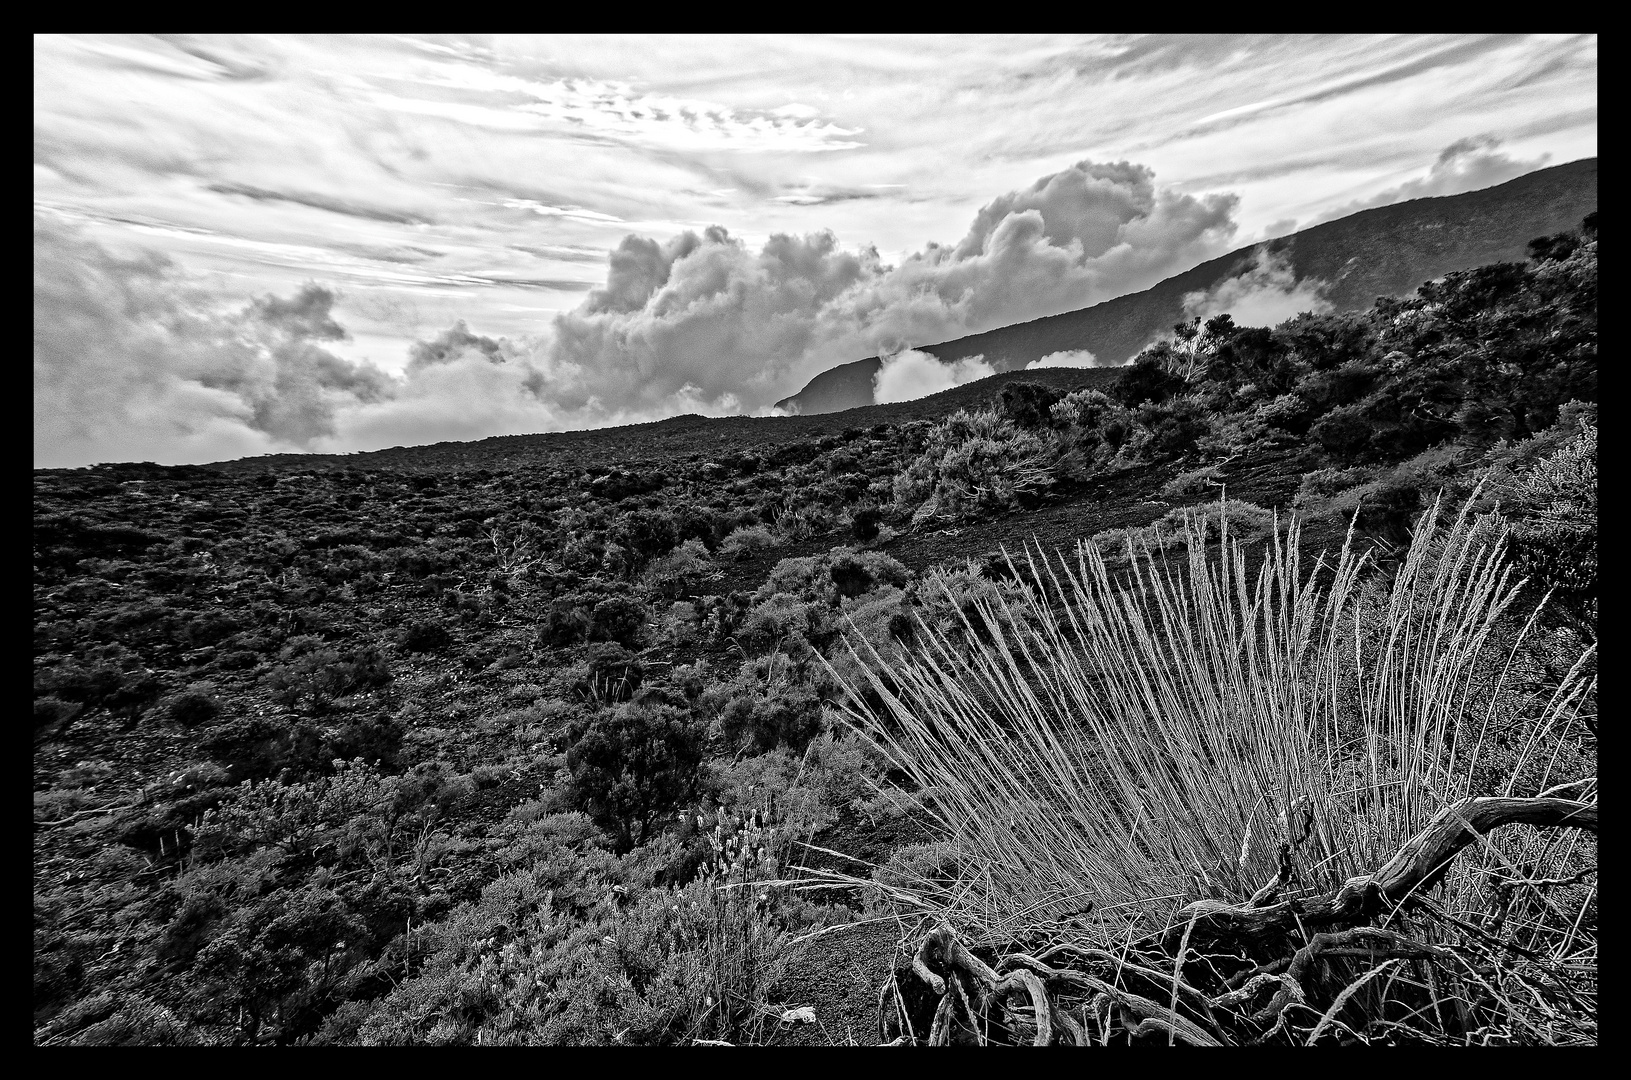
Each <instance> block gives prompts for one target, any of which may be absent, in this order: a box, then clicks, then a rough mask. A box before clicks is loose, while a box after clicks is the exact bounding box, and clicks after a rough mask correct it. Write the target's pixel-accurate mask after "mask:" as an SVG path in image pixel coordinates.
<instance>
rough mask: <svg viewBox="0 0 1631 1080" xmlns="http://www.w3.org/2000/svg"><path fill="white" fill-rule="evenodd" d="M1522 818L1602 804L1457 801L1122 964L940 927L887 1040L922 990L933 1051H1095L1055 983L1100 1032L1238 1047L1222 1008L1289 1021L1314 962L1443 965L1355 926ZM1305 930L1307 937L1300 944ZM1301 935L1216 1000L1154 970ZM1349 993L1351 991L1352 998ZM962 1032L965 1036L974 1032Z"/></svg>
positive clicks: (899, 988)
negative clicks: (1350, 871) (1312, 889)
mask: <svg viewBox="0 0 1631 1080" xmlns="http://www.w3.org/2000/svg"><path fill="white" fill-rule="evenodd" d="M1554 790H1558V791H1560V790H1564V789H1561V788H1560V789H1554ZM1514 824H1526V825H1534V826H1538V827H1542V828H1546V827H1573V828H1580V829H1585V830H1587V831H1590V832H1593V833H1595V832H1596V831H1597V804H1596V803H1585V802H1577V801H1574V800H1570V799H1562V798H1555V797H1551V793H1550V792H1549V793H1548V794H1547V795H1544V796H1541V797H1538V798H1530V799H1523V798H1471V799H1463V800H1461V801H1460V802H1457V803H1454V804H1452V805H1450V806H1447V807H1445V808H1444V809H1443V810H1442V811H1440V812H1439V813H1438V814H1437V815H1436V816H1435V817H1434V818H1433V820H1432V821H1431V822H1429V823H1428V825H1427V827H1426V828H1424V829H1422V831H1421V832H1420V833H1418V834H1417V835H1416V836H1414V837H1413V838H1411V840H1410V841H1409V842H1407V843H1406V844H1405V845H1404V846H1403V847H1401V848H1400V849H1399V850H1398V852H1397V853H1396V854H1394V856H1393V857H1392V858H1390V859H1389V860H1388V861H1387V862H1386V863H1385V864H1384V865H1383V866H1382V867H1381V869H1379V870H1377V871H1376V872H1375V873H1373V874H1368V875H1363V876H1360V877H1356V878H1352V879H1350V880H1349V881H1347V882H1346V883H1345V884H1344V885H1343V886H1342V887H1341V888H1340V889H1337V890H1336V891H1334V892H1332V893H1328V894H1326V895H1324V896H1321V897H1317V898H1312V899H1309V898H1295V897H1294V898H1291V899H1287V900H1282V901H1278V902H1273V903H1265V901H1267V900H1268V899H1269V898H1270V897H1271V896H1272V895H1273V892H1274V890H1275V889H1277V888H1278V887H1280V886H1281V885H1283V884H1284V881H1283V880H1282V879H1283V878H1284V877H1285V875H1284V874H1282V875H1280V876H1279V877H1277V879H1276V881H1275V882H1274V883H1271V886H1270V887H1266V888H1265V889H1263V890H1259V891H1258V893H1257V894H1256V895H1255V896H1254V897H1253V898H1252V899H1251V900H1249V901H1247V903H1246V904H1244V905H1229V904H1224V903H1220V902H1218V901H1213V900H1202V901H1198V902H1196V903H1193V904H1190V905H1188V906H1187V907H1185V908H1183V909H1182V910H1181V911H1180V912H1179V913H1178V918H1177V919H1175V920H1174V922H1173V924H1172V925H1170V926H1168V927H1166V928H1165V929H1163V930H1161V931H1159V932H1157V933H1155V934H1152V935H1150V936H1149V937H1147V938H1145V939H1143V940H1142V941H1140V942H1137V943H1134V944H1133V945H1132V946H1131V947H1130V948H1129V949H1128V950H1127V951H1126V952H1124V953H1123V954H1121V955H1119V956H1118V955H1116V954H1112V953H1109V952H1107V951H1104V950H1102V949H1094V948H1089V947H1086V946H1081V945H1076V944H1074V943H1061V944H1059V945H1055V946H1053V947H1051V948H1049V949H1046V950H1044V951H1043V953H1042V954H1041V955H1040V956H1031V955H1028V954H1026V953H1013V954H1010V955H1008V956H1006V957H1004V958H1002V959H1001V960H1000V961H999V962H998V965H997V967H995V968H993V967H992V966H991V965H989V964H987V963H986V962H985V961H983V960H981V959H980V958H979V957H977V956H975V955H974V954H973V953H972V952H970V951H969V950H968V948H967V947H966V946H965V945H964V944H963V943H962V942H961V941H960V940H958V938H957V935H956V934H955V932H954V931H953V930H952V929H951V928H950V927H948V926H941V927H939V928H937V929H935V930H934V931H932V932H930V933H929V934H928V935H926V936H925V937H924V938H923V940H922V941H921V942H920V943H919V946H918V948H917V950H916V952H915V953H914V954H913V955H912V956H911V959H910V962H909V963H897V964H896V967H895V972H894V974H893V975H892V976H891V978H890V981H889V982H888V983H887V984H886V985H885V987H884V989H883V992H882V993H880V995H879V1006H880V1017H879V1024H880V1028H879V1031H880V1035H881V1036H882V1041H893V1042H894V1043H896V1044H898V1043H901V1042H915V1041H917V1040H916V1038H915V1036H914V1030H913V1026H912V1021H911V1015H910V1013H911V1011H912V1006H911V1005H910V1002H909V1000H908V999H909V998H910V999H912V1000H915V1001H918V1002H921V1003H922V1007H924V1008H926V1007H927V1000H925V999H924V993H923V992H924V991H927V992H928V995H929V1000H933V999H938V1001H937V1002H936V1004H935V1007H934V1012H933V1019H932V1021H931V1022H930V1024H929V1030H928V1040H927V1041H928V1042H929V1044H930V1045H946V1044H948V1043H950V1042H952V1041H953V1038H954V1035H955V1034H956V1032H957V1031H958V1030H959V1029H960V1028H961V1027H964V1026H966V1028H967V1030H968V1032H969V1033H972V1036H973V1039H974V1041H977V1042H979V1043H980V1044H981V1045H984V1044H985V1043H986V1042H987V1036H986V1032H987V1031H988V1030H989V1029H991V1028H992V1027H996V1028H997V1029H998V1030H999V1032H1001V1031H1006V1032H1008V1033H1010V1034H1012V1035H1022V1034H1024V1033H1026V1032H1028V1031H1031V1030H1032V1029H1034V1034H1033V1035H1032V1036H1031V1038H1030V1041H1031V1043H1032V1044H1033V1045H1036V1046H1045V1045H1048V1044H1049V1043H1053V1042H1064V1043H1070V1044H1073V1045H1077V1046H1085V1045H1089V1044H1090V1043H1091V1041H1092V1038H1091V1035H1090V1033H1089V1032H1088V1031H1087V1030H1086V1029H1085V1028H1084V1026H1083V1025H1081V1024H1078V1023H1076V1021H1075V1020H1073V1019H1072V1018H1071V1017H1070V1016H1068V1015H1067V1014H1066V1013H1064V1012H1063V1011H1062V1010H1061V1009H1060V1008H1059V1006H1058V1004H1057V1002H1056V999H1055V997H1053V996H1050V994H1049V990H1048V987H1049V984H1053V985H1054V986H1056V987H1057V988H1058V991H1059V992H1074V994H1075V995H1079V996H1081V997H1083V998H1084V999H1087V1000H1089V1001H1090V1005H1089V1008H1088V1009H1087V1010H1084V1014H1083V1015H1084V1020H1085V1019H1086V1016H1087V1013H1088V1012H1091V1013H1092V1014H1093V1015H1094V1016H1095V1017H1098V1016H1099V1015H1100V1014H1101V1013H1103V1015H1104V1019H1102V1020H1098V1021H1096V1022H1097V1023H1099V1024H1100V1025H1101V1026H1102V1027H1104V1029H1105V1035H1106V1037H1108V1033H1109V1030H1110V1029H1109V1027H1108V1025H1109V1023H1110V1021H1109V1014H1110V1012H1115V1013H1118V1014H1119V1024H1120V1027H1121V1029H1122V1030H1123V1031H1124V1032H1125V1033H1127V1034H1128V1035H1130V1036H1133V1037H1137V1036H1140V1035H1148V1034H1163V1035H1166V1036H1167V1037H1168V1038H1169V1040H1171V1041H1182V1042H1185V1043H1190V1044H1192V1045H1197V1046H1219V1045H1231V1044H1233V1043H1234V1042H1235V1041H1236V1040H1235V1039H1234V1038H1231V1035H1230V1031H1229V1030H1228V1028H1227V1026H1226V1022H1225V1021H1224V1020H1220V1019H1219V1017H1218V1013H1219V1012H1220V1011H1222V1012H1224V1013H1226V1014H1227V1017H1228V1022H1229V1023H1234V1024H1236V1026H1237V1030H1236V1034H1237V1036H1239V1037H1244V1038H1248V1039H1249V1040H1250V1041H1262V1040H1263V1039H1265V1038H1268V1037H1271V1036H1272V1035H1274V1034H1275V1033H1276V1032H1278V1031H1279V1030H1280V1029H1281V1028H1282V1027H1283V1026H1284V1025H1285V1023H1286V1013H1287V1010H1288V1009H1289V1008H1290V1007H1291V1006H1292V1005H1294V1004H1301V1003H1304V1002H1306V1000H1307V989H1306V983H1305V979H1306V978H1307V976H1308V975H1309V973H1310V969H1311V967H1312V965H1313V964H1314V962H1315V961H1316V960H1318V959H1322V958H1331V957H1368V958H1370V959H1372V960H1376V959H1383V960H1402V959H1419V960H1443V959H1445V958H1446V955H1447V954H1446V952H1445V950H1442V949H1437V948H1434V947H1432V946H1428V945H1424V944H1421V943H1419V942H1416V941H1412V940H1410V939H1409V938H1406V937H1404V936H1403V935H1401V934H1399V933H1396V932H1394V931H1389V930H1382V929H1378V928H1375V927H1369V926H1363V925H1355V924H1361V923H1364V922H1366V921H1368V920H1369V919H1371V918H1372V917H1374V916H1376V915H1379V914H1382V913H1384V912H1388V911H1391V910H1393V909H1395V908H1397V907H1398V906H1399V905H1400V904H1401V903H1402V902H1403V901H1404V900H1405V899H1406V898H1407V897H1410V896H1412V895H1413V894H1414V893H1416V892H1417V891H1419V890H1423V889H1426V888H1429V887H1431V886H1432V885H1433V884H1435V883H1436V882H1437V881H1439V880H1440V879H1441V878H1442V877H1443V875H1444V873H1445V872H1446V871H1447V870H1448V868H1449V864H1450V862H1451V860H1453V859H1454V858H1455V856H1456V855H1457V854H1459V853H1460V852H1461V850H1462V849H1463V848H1465V847H1466V846H1467V845H1469V844H1471V843H1473V842H1474V841H1475V840H1476V839H1477V838H1478V837H1480V836H1482V835H1483V834H1485V833H1487V832H1489V831H1491V830H1492V829H1495V828H1499V827H1500V826H1503V825H1514ZM1254 904H1263V905H1264V906H1261V907H1258V906H1254ZM1344 926H1346V927H1347V928H1344ZM1311 931H1312V936H1306V935H1308V934H1309V933H1310V932H1311ZM1296 940H1302V941H1304V942H1305V943H1304V944H1303V945H1302V946H1301V947H1300V948H1297V949H1295V951H1294V952H1291V954H1290V955H1289V956H1288V955H1285V954H1284V953H1282V954H1281V955H1279V956H1278V957H1275V958H1273V959H1270V960H1267V961H1266V962H1263V963H1258V964H1255V966H1252V965H1251V962H1250V960H1247V963H1248V966H1247V967H1246V968H1245V969H1244V970H1242V971H1239V972H1237V973H1236V974H1235V975H1233V976H1231V977H1229V978H1228V979H1225V980H1221V981H1222V983H1223V986H1222V987H1221V989H1222V991H1223V992H1221V993H1216V994H1208V993H1207V992H1205V991H1203V990H1201V989H1199V988H1197V987H1195V986H1193V985H1191V984H1190V983H1188V982H1186V981H1185V980H1184V979H1183V977H1182V973H1181V969H1180V967H1179V965H1177V964H1173V965H1172V966H1173V970H1172V972H1171V973H1170V974H1169V973H1167V972H1165V971H1162V970H1159V969H1158V968H1157V967H1155V966H1153V965H1154V964H1156V963H1160V962H1161V961H1160V957H1162V956H1165V957H1167V958H1171V957H1172V956H1173V954H1174V953H1175V952H1176V951H1178V950H1180V949H1182V950H1183V952H1184V954H1185V955H1193V954H1194V953H1197V952H1201V951H1203V950H1205V949H1207V948H1209V947H1214V946H1218V945H1227V946H1230V947H1231V948H1232V949H1234V950H1237V951H1236V952H1235V953H1233V955H1238V956H1240V958H1241V959H1246V957H1247V955H1249V952H1250V950H1246V951H1245V952H1240V951H1239V950H1241V949H1242V948H1243V947H1245V946H1256V947H1257V952H1258V955H1259V956H1261V954H1262V951H1263V947H1264V946H1268V947H1269V951H1270V952H1271V953H1273V952H1279V951H1280V950H1282V949H1288V945H1289V944H1290V943H1292V942H1295V941H1296ZM1288 951H1289V950H1288ZM1060 956H1068V957H1070V958H1071V959H1073V960H1074V961H1075V962H1076V963H1078V964H1081V965H1085V966H1091V967H1097V968H1100V969H1102V970H1106V971H1108V972H1110V973H1112V975H1111V978H1112V979H1114V980H1115V981H1114V982H1112V981H1109V980H1106V979H1103V978H1100V977H1098V976H1096V975H1092V974H1089V973H1088V972H1086V971H1082V970H1080V969H1079V968H1077V967H1054V966H1051V965H1050V964H1049V963H1048V962H1047V961H1048V960H1050V959H1053V958H1055V957H1060ZM1136 957H1143V958H1146V959H1145V962H1144V963H1139V962H1138V960H1137V959H1133V958H1136ZM1129 977H1131V978H1134V979H1135V980H1138V981H1140V982H1143V983H1146V984H1151V988H1152V989H1154V988H1156V987H1159V988H1160V989H1159V990H1158V992H1160V993H1163V994H1167V995H1170V1001H1169V1003H1168V1004H1166V1005H1163V1004H1160V1003H1158V1002H1156V1001H1154V1000H1152V999H1151V998H1148V997H1145V996H1143V995H1142V994H1138V993H1135V992H1134V991H1132V990H1130V989H1128V988H1127V987H1125V986H1122V985H1117V984H1118V983H1119V982H1120V981H1121V980H1123V979H1125V978H1129ZM1367 978H1368V976H1367ZM912 984H915V987H914V986H913V985H912ZM1357 985H1358V984H1355V986H1357ZM1269 987H1276V990H1275V992H1274V994H1273V996H1272V997H1271V998H1270V1000H1269V1002H1268V1003H1267V1004H1266V1005H1264V1006H1263V1007H1262V1008H1260V1009H1257V1010H1256V1011H1255V1012H1250V1013H1247V1012H1246V1011H1245V1007H1246V1006H1248V1005H1249V1003H1250V1002H1252V1001H1253V1000H1254V999H1256V998H1257V996H1258V995H1259V994H1261V993H1262V992H1263V991H1265V990H1267V989H1268V988H1269ZM1351 990H1352V987H1351V988H1350V991H1349V992H1350V993H1351ZM1021 992H1023V999H1024V1002H1025V1005H1027V1006H1029V1010H1030V1013H1031V1018H1029V1019H1027V1018H1026V1017H1024V1016H1021V1015H1019V1014H1018V1013H1017V1012H1016V1009H1015V1007H1012V1006H1010V1005H1009V1004H1008V1001H1009V999H1010V998H1013V997H1017V996H1020V995H1021ZM891 996H892V997H893V1001H892V1002H891V1000H890V999H891ZM1343 1003H1344V1000H1343V999H1339V1000H1338V1001H1337V1002H1335V1003H1334V1004H1333V1006H1332V1011H1330V1012H1328V1013H1327V1014H1326V1016H1325V1017H1324V1018H1322V1021H1321V1027H1320V1028H1319V1029H1316V1034H1317V1032H1318V1031H1319V1030H1322V1029H1323V1028H1324V1026H1325V1025H1326V1024H1328V1023H1329V1022H1330V1020H1331V1018H1332V1017H1333V1016H1334V1015H1335V1010H1336V1009H1338V1008H1340V1007H1341V1005H1342V1004H1343ZM1180 1004H1182V1005H1183V1007H1184V1008H1185V1009H1186V1010H1187V1011H1188V1012H1190V1013H1192V1014H1194V1015H1193V1018H1192V1017H1191V1016H1186V1015H1184V1014H1183V1013H1181V1012H1180V1011H1179V1010H1178V1006H1179V1005H1180ZM1020 1007H1021V1008H1022V1007H1023V1006H1020ZM887 1011H893V1013H894V1015H895V1020H896V1024H895V1027H896V1028H898V1032H899V1034H898V1036H897V1037H896V1038H895V1039H893V1040H890V1038H889V1032H890V1029H891V1025H890V1023H889V1021H888V1017H887V1016H886V1015H884V1013H885V1012H887ZM919 1015H920V1016H921V1015H922V1014H921V1013H920V1014H919ZM1265 1027H1267V1028H1268V1031H1266V1032H1265V1031H1264V1028H1265ZM1240 1028H1244V1030H1239V1029H1240ZM1254 1034H1255V1038H1254V1037H1253V1036H1254ZM964 1038H965V1041H966V1039H967V1036H966V1035H965V1036H964Z"/></svg>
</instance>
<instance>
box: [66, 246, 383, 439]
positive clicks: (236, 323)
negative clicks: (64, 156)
mask: <svg viewBox="0 0 1631 1080" xmlns="http://www.w3.org/2000/svg"><path fill="white" fill-rule="evenodd" d="M334 301H335V295H334V294H333V293H332V292H330V291H329V290H327V289H324V288H322V287H320V286H318V285H315V284H309V285H307V286H306V287H305V288H303V289H302V290H300V292H299V293H297V294H296V295H295V296H293V297H289V298H287V299H284V298H279V297H276V296H265V297H261V298H259V299H256V300H253V301H251V302H250V303H249V304H248V305H247V306H246V307H245V308H243V310H241V311H240V312H238V313H235V314H225V315H223V314H220V313H218V312H216V311H214V310H212V309H211V307H210V306H209V305H208V303H207V302H206V301H205V299H204V298H203V297H202V295H201V294H199V293H198V292H197V291H196V290H194V289H192V288H191V287H190V286H189V284H188V283H187V281H186V280H185V279H184V278H183V276H182V275H181V273H180V271H179V270H178V269H177V268H176V267H175V266H174V265H173V264H172V263H170V262H169V261H168V260H166V259H165V258H163V257H161V256H156V255H153V254H150V253H147V254H140V255H135V256H129V257H125V256H119V255H115V254H113V253H112V252H109V251H108V250H107V249H105V248H103V247H102V246H101V245H99V244H96V243H94V242H92V241H90V240H87V239H85V238H84V237H82V236H81V235H79V234H78V233H77V232H76V231H75V230H73V229H71V228H69V227H67V226H65V225H63V224H61V223H59V222H56V221H54V220H52V219H51V218H49V217H46V216H40V215H37V216H36V218H35V222H34V453H35V460H36V464H37V465H39V466H42V467H50V466H57V465H78V464H86V463H89V462H93V461H109V460H130V459H131V458H132V457H133V456H142V457H149V458H152V459H154V460H168V461H200V460H206V461H207V460H214V459H219V458H222V457H237V456H242V455H245V454H253V453H264V452H267V451H269V450H273V449H288V448H300V447H309V446H311V445H312V444H313V442H314V441H315V440H317V439H319V438H320V437H323V436H326V435H331V434H333V432H334V430H335V427H334V416H335V411H336V409H337V408H339V407H341V406H343V405H346V404H359V403H370V402H377V401H380V400H383V399H384V398H385V397H387V396H389V395H390V393H391V392H392V389H393V383H392V380H391V379H390V377H389V376H388V375H386V374H385V373H384V372H382V371H380V370H379V369H378V368H376V367H374V366H373V365H371V364H366V363H363V364H357V363H352V362H350V361H347V360H342V359H341V358H339V357H337V356H335V355H334V354H333V353H331V352H329V351H327V350H326V349H324V348H322V346H321V345H319V344H318V342H323V341H336V340H341V339H343V338H344V337H345V336H346V334H345V331H344V329H343V328H341V327H340V326H339V324H338V323H336V322H335V321H334V319H333V318H332V314H331V312H332V308H333V305H334Z"/></svg>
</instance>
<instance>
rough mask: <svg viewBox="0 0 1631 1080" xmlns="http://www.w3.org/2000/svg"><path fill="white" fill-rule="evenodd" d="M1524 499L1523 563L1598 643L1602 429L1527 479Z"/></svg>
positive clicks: (1585, 432)
mask: <svg viewBox="0 0 1631 1080" xmlns="http://www.w3.org/2000/svg"><path fill="white" fill-rule="evenodd" d="M1519 498H1520V499H1521V500H1522V501H1523V503H1525V504H1526V505H1527V506H1528V507H1531V508H1532V509H1531V510H1530V511H1529V512H1528V513H1527V514H1525V515H1524V517H1523V519H1522V521H1521V523H1520V525H1519V526H1518V529H1517V531H1516V539H1517V545H1516V547H1517V554H1518V557H1519V559H1520V560H1521V561H1522V562H1523V564H1524V566H1525V567H1526V568H1527V569H1528V570H1529V572H1530V573H1532V574H1534V575H1535V576H1536V577H1538V578H1539V579H1540V580H1541V582H1543V583H1544V584H1545V585H1546V586H1547V587H1549V588H1551V589H1554V590H1555V591H1556V596H1557V600H1558V602H1559V603H1560V605H1561V606H1562V607H1563V609H1564V610H1565V612H1566V613H1568V614H1569V615H1571V616H1572V617H1573V618H1574V619H1575V621H1576V622H1577V623H1578V624H1579V625H1580V626H1581V627H1582V628H1583V629H1588V630H1589V631H1590V633H1591V634H1592V636H1593V637H1595V636H1596V621H1597V592H1598V579H1597V428H1596V427H1595V426H1583V427H1582V428H1581V430H1580V434H1579V435H1578V436H1576V437H1575V439H1574V440H1573V441H1571V442H1570V443H1569V444H1568V445H1566V446H1564V447H1563V448H1562V449H1561V450H1559V451H1558V452H1557V453H1555V454H1553V455H1551V456H1550V457H1548V458H1546V459H1544V460H1543V461H1541V462H1540V464H1539V465H1537V466H1536V467H1535V468H1534V469H1533V470H1532V471H1531V472H1529V473H1528V475H1526V476H1525V477H1524V478H1523V481H1522V484H1521V486H1520V487H1519Z"/></svg>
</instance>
